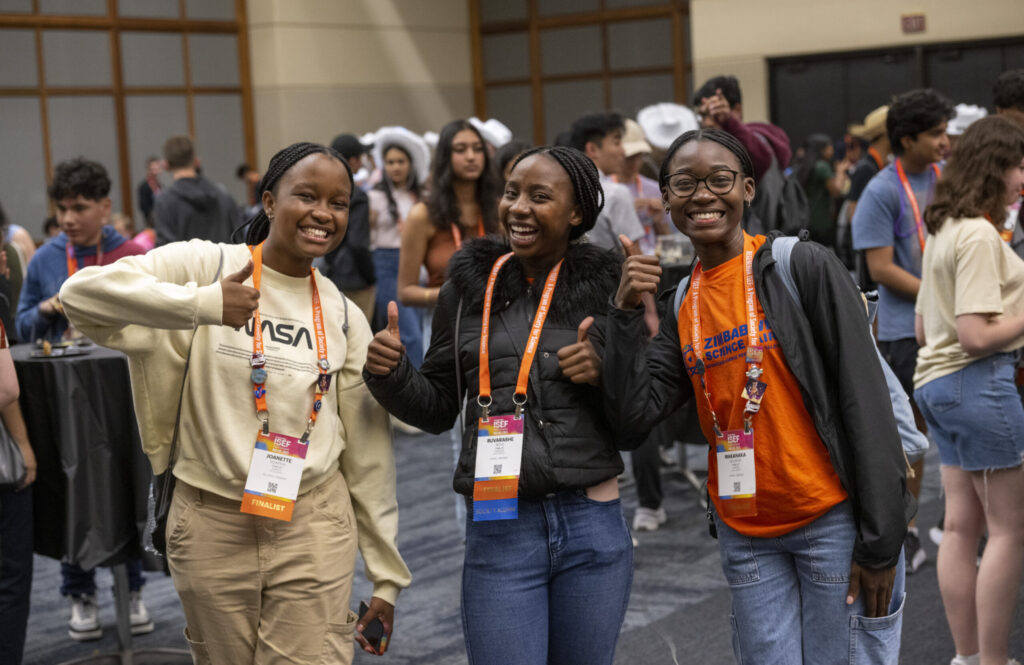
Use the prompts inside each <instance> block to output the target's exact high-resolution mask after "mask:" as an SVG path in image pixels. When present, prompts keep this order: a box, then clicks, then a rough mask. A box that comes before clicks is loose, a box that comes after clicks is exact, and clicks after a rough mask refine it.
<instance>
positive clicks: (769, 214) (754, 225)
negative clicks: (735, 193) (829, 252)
mask: <svg viewBox="0 0 1024 665" xmlns="http://www.w3.org/2000/svg"><path fill="white" fill-rule="evenodd" d="M756 136H757V137H758V138H759V139H761V140H762V141H764V140H765V139H764V138H763V137H762V136H761V135H760V134H757V135H756ZM771 155H772V165H771V166H770V167H768V170H767V171H765V172H764V175H762V176H761V179H760V180H759V181H758V182H757V191H756V193H755V194H754V200H753V202H752V203H751V204H750V208H748V209H747V213H746V215H745V216H744V227H745V228H746V230H747V233H750V234H751V235H758V234H767V233H769V232H770V231H781V232H782V234H783V235H796V234H797V232H798V231H800V229H806V228H808V227H809V226H810V224H811V206H810V204H809V203H808V202H807V194H806V193H805V192H804V188H803V187H802V186H800V183H799V182H797V181H796V178H793V177H787V176H786V174H785V173H783V171H782V169H781V168H780V167H779V160H778V158H777V157H776V156H775V151H774V150H773V151H772V153H771Z"/></svg>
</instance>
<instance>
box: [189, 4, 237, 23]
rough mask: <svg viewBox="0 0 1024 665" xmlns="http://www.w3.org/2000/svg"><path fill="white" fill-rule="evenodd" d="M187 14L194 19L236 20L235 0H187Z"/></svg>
mask: <svg viewBox="0 0 1024 665" xmlns="http://www.w3.org/2000/svg"><path fill="white" fill-rule="evenodd" d="M185 16H187V17H188V18H192V19H209V20H213V21H234V20H235V2H234V0H186V2H185Z"/></svg>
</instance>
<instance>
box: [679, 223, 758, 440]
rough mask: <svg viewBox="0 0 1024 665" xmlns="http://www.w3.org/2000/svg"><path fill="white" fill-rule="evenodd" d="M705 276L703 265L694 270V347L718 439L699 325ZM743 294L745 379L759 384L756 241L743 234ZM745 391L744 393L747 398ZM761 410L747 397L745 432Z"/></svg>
mask: <svg viewBox="0 0 1024 665" xmlns="http://www.w3.org/2000/svg"><path fill="white" fill-rule="evenodd" d="M703 274H704V270H703V267H702V266H701V263H700V261H698V262H697V265H696V266H695V267H694V269H693V278H692V279H691V281H690V308H691V309H690V312H691V316H690V318H691V320H692V338H691V344H692V345H693V351H694V353H695V355H696V356H697V375H698V377H699V379H700V387H701V391H702V392H703V393H704V399H705V400H706V401H707V405H708V411H709V412H710V413H711V423H712V427H713V428H714V431H715V436H717V437H721V436H722V428H721V425H720V424H719V422H718V414H716V413H715V407H714V405H713V404H712V402H711V389H710V388H709V387H708V380H707V367H706V365H705V364H704V353H703V347H702V346H701V342H702V340H703V337H701V324H700V282H701V277H702V276H703ZM743 290H744V295H745V298H746V311H747V372H746V377H747V379H748V380H749V381H752V382H754V383H755V384H757V383H758V382H759V381H760V379H761V375H762V374H764V370H762V369H761V361H762V360H763V358H764V349H763V348H762V347H760V346H758V344H757V303H756V297H757V296H756V293H755V291H754V247H753V239H752V238H751V237H750V236H747V235H746V234H744V241H743ZM747 392H749V391H747V390H746V389H745V390H744V393H745V394H746V393H747ZM760 408H761V403H760V399H759V398H757V399H755V398H754V397H753V395H748V396H747V403H746V405H745V406H744V407H743V429H744V431H746V432H748V433H749V432H750V424H751V421H752V419H753V415H754V414H755V413H757V411H758V410H759V409H760Z"/></svg>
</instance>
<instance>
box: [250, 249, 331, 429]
mask: <svg viewBox="0 0 1024 665" xmlns="http://www.w3.org/2000/svg"><path fill="white" fill-rule="evenodd" d="M249 251H250V252H252V264H253V268H252V286H253V288H254V289H256V290H257V291H259V290H260V280H261V279H262V277H263V243H260V244H259V245H256V247H250V248H249ZM309 283H310V285H311V286H312V287H313V298H312V300H313V328H314V330H315V333H316V355H317V368H318V369H319V370H320V375H319V376H318V377H317V382H316V394H315V395H314V397H313V408H312V409H311V410H310V412H309V420H308V421H307V422H306V431H305V432H303V433H302V437H301V438H300V439H299V440H300V441H302V442H303V443H305V442H306V441H308V440H309V434H310V432H312V431H313V426H314V425H316V417H317V415H318V414H319V413H320V407H321V406H322V405H323V401H322V400H323V394H324V393H325V392H327V390H328V389H329V388H330V385H331V375H330V374H328V373H327V371H328V370H329V369H330V368H331V365H330V363H329V362H327V333H326V332H325V329H324V312H323V308H322V307H321V306H320V292H319V291H318V290H317V288H316V269H315V268H310V269H309ZM266 364H267V358H266V356H265V355H264V348H263V329H262V327H261V326H260V310H259V308H258V307H257V308H256V312H255V313H254V315H253V322H252V358H251V359H250V360H249V365H250V367H252V373H251V376H250V378H251V379H252V388H253V397H254V398H255V400H256V415H257V417H258V418H259V419H260V421H261V422H262V423H263V433H264V434H269V433H270V409H269V408H268V407H267V387H266V383H267V370H266V369H265V365H266Z"/></svg>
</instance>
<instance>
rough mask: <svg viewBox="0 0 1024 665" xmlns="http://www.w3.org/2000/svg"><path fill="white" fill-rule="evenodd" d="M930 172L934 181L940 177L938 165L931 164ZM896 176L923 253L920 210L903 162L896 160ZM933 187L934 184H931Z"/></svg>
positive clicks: (922, 227)
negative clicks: (932, 172) (911, 212)
mask: <svg viewBox="0 0 1024 665" xmlns="http://www.w3.org/2000/svg"><path fill="white" fill-rule="evenodd" d="M932 170H933V171H934V172H935V179H936V180H938V179H939V178H941V177H942V172H941V171H940V170H939V166H938V164H932ZM896 175H898V176H899V178H900V184H901V185H903V191H904V192H905V193H906V195H907V199H908V200H909V201H910V208H911V210H913V211H914V224H915V225H916V226H917V240H918V242H920V243H921V251H922V252H924V224H923V223H922V219H921V208H920V206H918V204H917V197H916V196H915V195H914V188H913V187H911V186H910V181H909V180H908V179H907V172H906V171H904V170H903V161H902V160H900V159H897V160H896ZM932 184H933V185H934V184H935V183H932Z"/></svg>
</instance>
